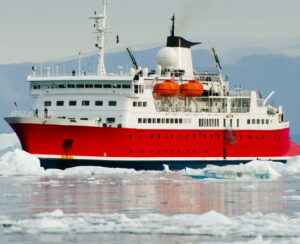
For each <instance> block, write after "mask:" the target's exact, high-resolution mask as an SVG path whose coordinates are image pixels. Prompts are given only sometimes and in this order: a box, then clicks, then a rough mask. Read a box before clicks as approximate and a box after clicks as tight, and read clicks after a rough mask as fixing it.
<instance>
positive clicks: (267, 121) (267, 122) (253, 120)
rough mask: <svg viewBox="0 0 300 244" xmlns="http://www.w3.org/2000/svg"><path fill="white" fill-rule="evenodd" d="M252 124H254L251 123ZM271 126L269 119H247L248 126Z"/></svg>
mask: <svg viewBox="0 0 300 244" xmlns="http://www.w3.org/2000/svg"><path fill="white" fill-rule="evenodd" d="M251 122H252V123H251ZM265 123H266V124H267V125H268V124H269V120H268V119H266V120H264V119H252V120H251V119H247V124H248V125H250V124H253V125H255V124H257V125H260V124H262V125H264V124H265Z"/></svg>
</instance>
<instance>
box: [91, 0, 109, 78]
mask: <svg viewBox="0 0 300 244" xmlns="http://www.w3.org/2000/svg"><path fill="white" fill-rule="evenodd" d="M106 8H107V0H103V14H102V15H97V13H96V12H95V16H93V17H91V18H90V19H94V20H95V28H96V31H97V32H98V35H97V43H96V45H95V46H96V47H97V48H98V67H97V74H98V75H99V76H105V75H106V70H105V65H104V44H105V32H107V26H106Z"/></svg>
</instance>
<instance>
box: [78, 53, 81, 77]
mask: <svg viewBox="0 0 300 244" xmlns="http://www.w3.org/2000/svg"><path fill="white" fill-rule="evenodd" d="M78 75H79V76H80V75H81V50H79V53H78Z"/></svg>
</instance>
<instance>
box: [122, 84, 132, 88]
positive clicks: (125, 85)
mask: <svg viewBox="0 0 300 244" xmlns="http://www.w3.org/2000/svg"><path fill="white" fill-rule="evenodd" d="M122 88H125V89H130V88H131V85H127V84H123V85H122Z"/></svg>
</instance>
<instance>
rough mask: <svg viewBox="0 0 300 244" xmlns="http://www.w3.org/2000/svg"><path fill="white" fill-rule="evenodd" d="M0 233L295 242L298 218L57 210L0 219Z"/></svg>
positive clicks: (272, 215)
mask: <svg viewBox="0 0 300 244" xmlns="http://www.w3.org/2000/svg"><path fill="white" fill-rule="evenodd" d="M0 224H1V226H2V228H1V229H0V233H1V232H2V233H15V232H18V233H64V232H66V233H67V232H68V233H92V232H93V233H134V234H174V235H200V236H203V235H205V236H211V237H219V238H230V237H233V236H234V237H235V238H252V239H254V238H259V237H263V238H274V237H275V238H279V237H280V238H284V239H286V238H296V237H297V238H299V237H300V229H299V226H300V214H295V215H294V216H287V215H285V214H281V213H270V214H262V213H255V214H251V213H246V214H244V215H241V216H234V217H227V216H225V215H223V214H220V213H218V212H215V211H209V212H207V213H204V214H201V215H200V214H177V215H174V216H165V215H161V214H146V215H143V216H138V217H128V216H126V215H125V214H118V213H115V214H93V213H79V214H64V213H63V212H62V211H61V210H59V209H58V210H55V211H53V212H46V213H41V214H37V215H33V216H32V218H27V219H20V220H15V219H10V218H7V217H0Z"/></svg>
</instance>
